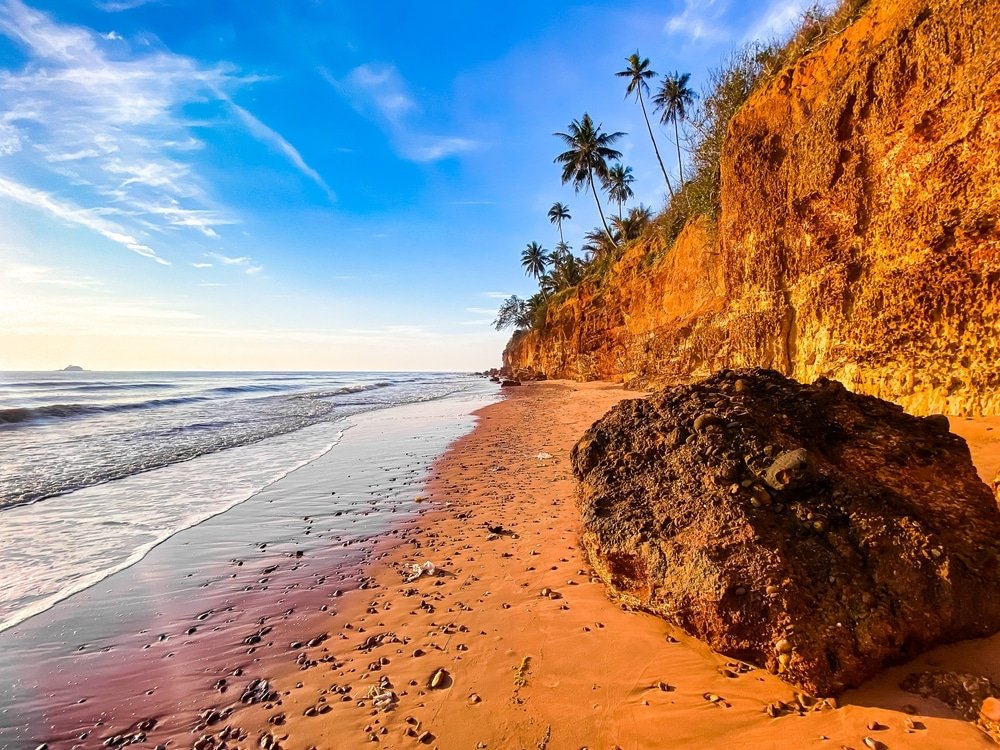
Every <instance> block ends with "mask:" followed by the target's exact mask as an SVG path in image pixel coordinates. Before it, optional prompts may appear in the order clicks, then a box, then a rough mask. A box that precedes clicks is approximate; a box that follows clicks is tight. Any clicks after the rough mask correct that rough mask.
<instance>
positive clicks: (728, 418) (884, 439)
mask: <svg viewBox="0 0 1000 750" xmlns="http://www.w3.org/2000/svg"><path fill="white" fill-rule="evenodd" d="M572 462H573V468H574V471H575V473H576V475H577V477H578V479H579V480H580V482H581V485H580V499H579V504H580V508H581V512H582V516H583V525H584V529H583V535H582V539H583V544H584V547H585V548H586V550H587V553H588V555H589V557H590V560H591V562H592V564H593V566H594V569H595V570H596V571H597V572H598V574H599V575H600V577H601V578H602V579H603V580H604V581H605V582H606V583H607V585H608V586H609V588H610V590H611V592H612V594H613V595H614V596H615V597H616V598H618V599H620V600H622V601H623V602H625V603H627V604H629V605H632V606H635V607H640V608H643V609H646V610H649V611H651V612H655V613H658V614H660V615H662V616H663V617H665V618H666V619H668V620H669V621H670V622H672V623H674V624H676V625H678V626H679V627H681V628H683V629H684V630H685V631H687V632H689V633H691V634H693V635H695V636H697V637H698V638H700V639H702V640H704V641H706V642H707V643H708V644H709V645H710V646H711V647H712V648H713V649H715V650H717V651H719V652H721V653H724V654H727V655H730V656H733V657H736V658H739V659H743V660H745V661H748V662H750V663H752V664H755V665H758V666H761V667H764V668H766V669H768V670H770V671H771V672H775V673H780V674H781V675H782V676H783V677H784V678H785V679H786V680H788V681H789V682H791V683H793V684H795V685H798V686H799V687H801V688H803V689H805V690H807V691H809V692H811V693H814V694H817V693H818V694H832V693H837V692H839V691H840V690H842V689H844V688H845V687H849V686H855V685H858V684H860V683H861V682H862V681H864V680H866V679H867V678H869V677H871V676H872V675H874V674H875V673H876V672H878V671H879V670H880V669H881V668H882V667H883V666H885V665H887V664H890V663H893V662H899V661H901V660H905V659H908V658H910V657H912V656H914V655H915V654H917V653H919V652H921V651H923V650H925V649H928V648H930V647H932V646H934V645H935V644H938V643H942V642H949V641H954V640H959V639H964V638H971V637H977V636H983V635H986V634H989V633H993V632H995V631H997V630H1000V597H997V596H995V595H994V593H995V592H996V591H997V590H998V589H997V587H998V584H1000V511H998V509H997V504H996V502H995V500H994V498H993V496H992V493H991V492H990V489H989V488H988V487H987V486H986V485H985V484H983V483H982V482H981V481H980V479H979V477H978V476H977V474H976V470H975V469H974V467H973V465H972V461H971V458H970V454H969V450H968V447H967V445H966V444H965V441H964V440H962V438H960V437H958V436H956V435H954V434H952V433H950V432H949V431H948V423H947V419H946V418H944V417H941V416H936V417H931V418H921V417H915V416H911V415H909V414H906V413H904V412H903V410H902V408H900V407H899V406H897V405H895V404H891V403H888V402H885V401H882V400H879V399H876V398H873V397H869V396H862V395H857V394H854V393H851V392H849V391H847V390H846V389H845V388H844V387H843V386H842V385H841V384H840V383H837V382H835V381H830V380H819V381H817V382H816V383H815V384H813V385H801V384H798V383H796V382H795V381H793V380H790V379H787V378H785V377H784V376H782V375H780V374H779V373H777V372H773V371H767V370H748V371H731V370H727V371H723V372H721V373H719V374H717V375H714V376H712V377H710V378H708V379H707V380H704V381H702V382H699V383H697V384H693V385H682V386H676V387H673V388H670V389H667V390H664V391H662V392H660V393H657V394H655V395H653V396H650V397H649V398H646V399H639V400H630V401H623V402H622V403H621V404H619V405H618V406H616V407H615V408H614V409H612V410H611V412H609V413H608V415H606V416H605V417H604V418H602V419H601V420H600V421H598V422H597V423H596V424H595V425H594V426H593V427H592V428H591V429H590V430H588V431H587V433H586V434H585V435H584V437H583V438H582V439H581V440H580V442H579V444H578V445H577V446H576V447H575V448H574V450H573V454H572Z"/></svg>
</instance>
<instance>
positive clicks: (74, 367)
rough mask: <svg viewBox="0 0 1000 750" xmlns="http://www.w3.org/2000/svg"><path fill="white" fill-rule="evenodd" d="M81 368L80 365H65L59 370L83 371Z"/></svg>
mask: <svg viewBox="0 0 1000 750" xmlns="http://www.w3.org/2000/svg"><path fill="white" fill-rule="evenodd" d="M83 371H84V370H83V368H82V367H80V365H66V366H65V367H64V368H62V369H61V370H60V371H59V372H83Z"/></svg>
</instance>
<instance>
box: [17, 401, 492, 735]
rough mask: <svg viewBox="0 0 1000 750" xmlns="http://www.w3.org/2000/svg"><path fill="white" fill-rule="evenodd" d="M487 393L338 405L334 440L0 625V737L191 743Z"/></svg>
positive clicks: (386, 529) (331, 597)
mask: <svg viewBox="0 0 1000 750" xmlns="http://www.w3.org/2000/svg"><path fill="white" fill-rule="evenodd" d="M492 394H493V391H492V389H480V390H477V391H475V392H472V393H470V394H468V395H467V396H463V397H461V398H456V399H443V400H434V401H428V402H414V403H412V404H406V405H402V406H398V407H393V408H390V409H381V410H374V411H371V412H366V413H365V414H362V415H356V416H354V417H351V418H350V419H349V420H348V422H349V424H350V425H351V429H349V430H348V429H345V427H346V425H345V424H344V423H340V425H339V429H340V430H341V431H344V432H345V437H344V439H343V440H342V441H341V442H340V443H339V444H338V445H337V446H336V447H335V448H334V449H333V450H332V451H328V452H326V453H325V454H324V455H323V456H321V457H318V458H316V459H315V460H313V461H311V462H309V463H307V464H306V465H304V466H302V467H300V468H298V469H297V470H296V471H293V472H291V473H289V474H287V475H285V476H284V477H283V478H282V479H279V480H278V481H276V482H274V483H272V484H271V485H269V486H268V487H266V488H264V489H263V490H261V491H260V492H258V493H256V494H255V495H254V496H253V497H251V498H249V499H247V500H245V501H244V502H242V503H239V504H238V505H236V506H235V507H234V508H231V509H229V510H228V511H226V512H225V513H222V514H218V515H215V516H213V517H212V518H211V519H208V520H207V521H205V522H203V523H201V524H198V525H196V526H193V527H191V528H189V529H186V530H184V531H182V532H179V533H178V534H175V535H173V536H171V538H170V539H168V540H167V541H166V542H164V543H163V544H161V545H158V546H157V547H155V548H154V549H153V550H151V551H150V552H149V554H148V555H147V556H146V557H144V558H143V560H141V561H140V562H139V563H137V564H136V565H133V566H131V567H129V568H126V569H125V570H123V571H120V572H118V573H116V574H115V575H113V576H111V577H109V578H107V579H105V580H103V581H102V582H101V583H99V584H97V585H96V586H94V587H91V588H89V589H86V590H84V591H82V592H80V593H78V594H76V595H74V596H73V597H71V598H69V599H67V600H65V601H64V602H61V603H60V604H59V605H57V606H56V607H54V608H53V609H50V610H48V611H46V612H43V613H41V614H39V615H37V616H35V617H33V618H30V619H29V620H27V621H25V622H24V623H22V624H21V625H20V626H17V627H15V628H12V629H9V630H7V631H5V632H4V633H0V746H3V747H5V748H7V747H10V748H21V747H25V748H29V750H30V749H31V748H35V747H36V746H38V745H39V744H40V743H43V742H44V743H47V744H48V745H49V746H50V747H51V748H52V749H53V750H58V749H60V748H70V747H81V748H85V747H99V746H102V744H103V743H104V741H105V740H107V739H109V738H111V737H116V736H117V737H122V735H125V736H127V737H134V736H135V735H136V734H137V733H140V734H143V735H144V739H143V740H140V742H141V743H142V744H143V746H146V745H147V744H148V746H149V747H152V746H153V745H154V744H157V743H161V742H166V740H167V738H168V737H171V736H173V737H176V738H178V739H182V741H181V742H180V745H178V742H177V740H176V739H175V740H174V741H173V742H170V743H169V746H170V747H177V746H180V747H189V746H190V744H191V741H192V740H191V739H190V738H189V736H187V732H188V731H189V730H190V728H191V727H192V726H195V725H196V724H198V723H200V720H199V718H198V717H199V715H200V714H202V713H204V712H205V710H206V709H208V708H209V707H211V706H213V705H216V704H219V705H223V706H224V705H228V704H230V703H233V702H237V703H238V701H239V697H240V691H241V690H242V687H243V686H242V685H241V684H240V683H241V682H249V681H250V680H251V679H252V678H254V677H266V676H267V673H268V672H269V671H270V669H271V667H272V665H273V664H274V663H275V662H276V661H278V660H280V659H281V657H282V652H283V651H284V649H285V647H286V646H287V643H288V642H289V641H290V640H291V639H292V638H293V637H294V635H289V636H288V640H287V641H286V640H285V633H286V632H289V633H293V632H296V631H297V628H298V627H299V626H302V627H306V626H304V625H301V623H302V622H304V621H308V620H309V614H310V613H313V612H315V613H316V614H318V615H320V616H326V615H325V614H323V612H324V611H325V610H327V609H330V608H332V605H333V603H334V602H335V601H336V600H337V597H339V596H340V594H342V593H344V592H347V591H349V590H351V589H352V588H355V587H358V586H361V585H363V584H364V570H365V568H366V567H367V564H368V563H369V562H370V561H371V560H372V559H373V558H374V557H376V556H378V555H380V554H381V553H382V550H384V549H385V548H386V547H387V546H389V545H391V544H392V540H393V539H394V535H395V534H397V533H398V531H397V527H398V526H400V524H401V523H403V524H405V523H406V522H407V520H408V519H412V518H413V517H414V516H416V515H418V514H420V513H421V512H423V509H424V508H425V507H426V506H424V505H422V504H420V503H417V502H414V498H415V497H418V496H420V495H421V494H422V492H423V490H422V488H423V486H424V484H425V482H426V481H427V479H428V477H429V476H430V474H429V472H430V470H431V466H432V464H433V461H434V460H435V459H436V458H437V457H439V456H440V454H441V453H442V452H443V451H444V449H445V448H446V447H447V445H448V444H450V443H451V442H453V441H454V439H455V438H456V436H458V435H461V434H462V433H463V432H464V431H468V430H470V429H472V426H473V418H472V417H471V412H472V411H473V410H474V409H476V408H478V407H479V406H481V405H482V404H483V403H484V399H486V400H489V399H492V398H494V397H495V396H494V395H492ZM331 495H334V496H336V497H331ZM261 631H266V633H265V636H266V635H268V634H269V637H264V636H262V637H259V638H257V637H254V636H255V634H257V633H260V632H261ZM248 639H249V640H248ZM235 673H239V674H245V675H247V676H246V678H245V680H241V679H240V678H239V676H238V675H237V674H235ZM150 725H153V726H152V728H150ZM140 726H142V727H145V728H142V729H140Z"/></svg>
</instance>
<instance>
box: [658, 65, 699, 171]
mask: <svg viewBox="0 0 1000 750" xmlns="http://www.w3.org/2000/svg"><path fill="white" fill-rule="evenodd" d="M690 78H691V74H690V73H685V74H684V75H681V74H680V73H673V74H672V75H665V76H663V81H662V82H661V83H660V90H659V91H657V92H656V96H654V97H653V102H654V103H655V104H656V109H657V110H663V114H662V115H661V116H660V124H661V125H666V124H667V123H668V122H672V123H673V124H674V140H675V141H676V142H677V167H678V169H680V173H681V185H683V184H684V163H683V162H682V161H681V136H680V132H679V129H678V122H680V121H683V120H686V119H687V109H688V107H690V106H692V105H693V104H694V96H695V95H694V91H692V90H691V89H689V88H688V85H687V83H688V80H690Z"/></svg>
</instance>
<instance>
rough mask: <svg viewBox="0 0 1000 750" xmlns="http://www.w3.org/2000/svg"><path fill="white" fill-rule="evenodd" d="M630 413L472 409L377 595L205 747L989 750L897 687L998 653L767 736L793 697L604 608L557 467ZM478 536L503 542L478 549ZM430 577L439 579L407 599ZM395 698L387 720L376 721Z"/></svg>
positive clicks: (529, 400) (547, 388)
mask: <svg viewBox="0 0 1000 750" xmlns="http://www.w3.org/2000/svg"><path fill="white" fill-rule="evenodd" d="M641 395H642V394H638V393H628V392H625V391H623V390H622V388H621V386H615V385H611V384H606V383H572V382H562V381H550V382H546V383H539V384H535V383H532V384H528V385H525V386H522V387H521V388H516V389H511V390H510V391H509V394H508V398H507V399H506V400H504V401H501V402H499V403H496V404H492V405H490V406H487V407H485V408H484V409H481V410H479V411H478V412H477V416H478V417H479V422H478V424H477V426H476V428H475V430H474V431H473V432H472V433H470V434H468V435H466V436H465V437H463V438H460V439H459V440H458V441H456V442H455V443H453V444H452V445H451V446H450V447H449V449H448V450H447V451H446V453H445V454H444V455H443V456H442V457H441V458H440V459H439V460H438V461H437V463H436V464H435V471H434V477H433V479H432V480H431V482H430V483H429V484H428V487H427V491H428V494H429V496H430V498H431V500H432V502H433V503H434V507H433V508H432V510H431V511H430V512H429V513H427V514H424V515H421V516H420V517H419V518H417V519H415V521H414V522H413V523H412V524H411V525H409V526H408V528H407V529H406V530H405V531H404V532H402V533H401V534H400V536H399V541H400V543H399V544H398V545H396V546H395V547H393V548H392V549H391V550H389V551H387V552H384V553H383V554H381V555H379V556H378V559H376V560H374V561H373V562H372V564H371V565H370V566H369V567H368V569H367V571H366V574H367V575H368V577H369V580H370V581H372V588H370V589H365V590H362V591H356V592H350V593H348V594H345V596H344V598H343V599H342V600H341V601H340V602H338V606H337V610H338V611H337V615H336V616H335V617H333V618H331V619H330V620H329V621H328V622H327V627H328V629H329V636H330V637H329V639H328V640H326V641H325V642H324V643H322V644H317V646H316V647H314V648H309V647H307V646H302V644H299V645H300V649H290V650H289V653H288V659H287V661H286V662H285V667H284V668H283V669H281V671H279V672H276V673H274V675H272V677H273V679H272V684H273V685H274V686H275V687H276V688H277V690H278V693H279V695H278V696H277V700H275V701H272V702H271V703H269V704H257V705H254V706H251V707H249V708H245V709H241V710H239V711H238V712H237V713H235V714H234V715H233V716H232V717H230V718H229V719H227V720H226V722H224V723H223V724H220V725H219V727H217V728H215V731H218V729H219V728H221V727H222V726H224V725H225V726H230V727H233V728H236V731H237V732H239V733H240V734H241V735H242V734H244V733H245V736H246V740H245V742H247V743H249V745H250V746H257V744H258V743H259V742H260V741H261V739H262V738H264V736H265V735H268V736H269V737H270V738H271V740H273V741H274V742H277V743H278V745H280V747H281V748H287V749H288V750H298V749H301V750H307V749H308V748H313V747H315V748H325V747H368V746H375V747H383V748H390V747H400V748H408V747H419V746H424V745H426V746H428V747H438V748H442V750H444V749H445V748H461V747H468V748H476V747H478V748H514V747H517V748H535V747H543V748H580V747H591V748H593V747H597V748H600V747H620V748H657V747H665V746H669V747H671V748H699V749H702V748H705V747H734V746H738V747H746V748H753V749H754V750H758V749H759V750H765V749H767V748H774V749H775V750H778V749H779V748H781V749H782V750H787V748H789V747H795V748H799V747H813V746H815V747H832V748H840V747H842V746H846V747H855V748H860V747H864V744H863V738H864V737H865V736H868V735H870V734H872V732H871V731H870V730H869V729H868V728H867V727H868V725H869V724H870V723H872V722H879V723H880V724H881V725H884V726H885V727H886V729H885V730H881V731H879V732H878V739H879V740H880V741H882V742H884V743H886V744H887V745H888V747H890V748H892V749H893V750H896V748H906V747H923V748H926V747H934V748H945V749H950V748H955V749H956V750H957V749H958V748H972V747H991V746H992V744H991V743H990V741H989V740H988V739H987V738H986V737H985V736H984V735H983V734H981V733H980V732H979V731H978V730H977V729H975V727H973V725H971V724H969V723H968V722H965V721H961V720H959V719H957V718H955V715H954V714H952V713H951V712H950V711H949V710H948V709H946V708H945V707H944V706H943V704H939V703H937V702H936V701H933V700H931V699H926V698H921V697H919V696H916V695H912V694H910V693H905V692H903V691H902V690H901V689H899V688H898V687H897V685H898V682H899V681H900V680H901V679H902V677H904V676H905V675H906V674H907V673H908V672H909V671H913V670H923V669H934V668H942V665H944V666H945V667H950V668H955V669H965V670H968V671H975V666H976V665H977V664H982V663H989V664H993V666H994V669H993V670H992V672H993V674H991V675H990V676H992V677H993V678H994V679H996V678H997V677H998V676H1000V675H997V674H995V673H996V672H997V671H1000V665H997V664H996V659H995V657H994V656H993V654H995V653H997V652H998V651H1000V648H998V647H1000V636H994V637H993V638H990V639H984V640H980V641H967V642H962V643H958V644H952V645H949V646H943V647H940V648H938V649H935V650H934V651H931V652H929V653H927V654H924V655H923V656H921V657H918V658H917V659H915V660H913V661H912V662H910V663H909V664H907V665H903V666H901V667H896V668H892V669H889V670H886V672H884V673H883V674H882V675H880V676H879V677H878V678H876V679H875V680H873V681H872V682H870V683H868V684H866V685H864V686H862V687H861V688H860V689H858V690H852V691H848V692H847V693H845V694H844V695H843V696H841V698H840V702H839V704H838V705H839V708H836V709H828V710H822V711H815V712H808V713H806V714H805V715H804V716H801V717H799V716H794V715H793V716H789V717H783V718H779V719H772V718H769V717H768V715H767V714H766V713H765V712H764V709H765V707H766V706H767V704H769V703H771V702H773V701H776V700H783V701H787V702H791V701H793V700H794V698H793V695H794V690H793V688H792V687H790V686H788V685H786V684H785V683H783V682H781V681H780V680H779V679H778V678H777V677H776V676H774V675H771V674H768V673H767V672H764V671H763V670H759V669H749V670H747V669H746V667H745V666H742V665H739V664H738V663H737V662H734V661H733V660H730V659H727V658H726V657H724V656H721V655H719V654H716V653H713V652H712V651H710V650H709V649H708V648H707V646H705V645H704V644H702V643H700V642H698V641H697V640H695V639H693V638H690V637H689V636H687V635H686V634H684V633H683V632H681V631H679V630H678V629H676V628H673V627H672V626H670V625H668V624H667V623H665V622H664V621H662V620H660V619H659V618H656V617H654V616H651V615H648V614H645V613H642V612H630V611H626V610H624V609H622V608H621V607H619V606H618V605H616V604H614V603H612V602H611V601H610V600H608V598H607V597H606V594H605V591H604V588H603V585H602V584H600V583H599V582H597V581H596V579H594V578H593V577H592V576H591V575H590V566H589V564H588V563H587V561H586V560H585V558H584V556H583V552H582V550H581V549H580V547H579V546H578V544H577V541H578V530H579V518H578V513H577V511H576V507H575V499H574V492H575V482H574V480H573V478H572V476H571V472H570V468H569V463H568V456H569V451H570V449H571V448H572V446H573V445H574V444H575V442H576V440H577V439H578V438H579V436H580V435H581V434H582V433H583V431H584V429H585V428H586V427H587V426H589V425H590V424H591V423H592V422H593V421H594V420H595V419H596V418H598V417H600V416H601V415H602V414H603V413H604V412H605V411H606V410H607V409H608V408H610V407H611V406H612V405H613V404H615V403H617V402H618V401H619V400H621V399H623V398H635V397H639V396H641ZM955 421H957V420H955ZM998 424H1000V421H998ZM996 448H997V446H993V449H996ZM546 454H547V456H548V457H544V456H545V455H546ZM486 524H490V525H500V526H502V528H503V530H502V532H501V533H500V534H490V533H489V532H488V531H487V530H486V528H485V525H486ZM425 561H430V562H432V563H433V564H434V565H435V567H436V568H437V570H438V572H439V574H438V575H437V576H435V577H426V576H421V577H420V578H418V579H416V580H414V581H409V582H408V581H406V580H405V575H406V574H407V573H408V572H409V570H410V566H411V565H414V564H422V563H423V562H425ZM302 635H303V636H305V635H306V634H305V633H303V634H302ZM300 654H305V657H302V656H300ZM303 658H304V659H305V662H304V664H297V663H296V662H295V660H296V659H298V660H299V661H302V660H303ZM324 659H326V661H323V660H324ZM438 670H444V672H443V673H439V671H438ZM979 671H980V672H981V671H982V667H980V669H979ZM435 675H437V677H435ZM432 683H433V684H434V685H435V687H432ZM389 691H391V692H392V693H393V694H394V695H395V698H396V700H393V701H391V703H390V705H391V709H392V710H390V711H383V710H380V708H379V706H381V705H382V703H381V702H382V701H383V700H385V699H384V698H381V697H380V696H382V695H384V694H385V693H387V692H389ZM706 696H718V697H719V698H720V700H718V701H713V700H709V699H707V698H706ZM907 720H916V721H918V722H919V723H920V726H922V727H924V729H920V730H912V729H910V728H908V725H907ZM212 731H213V728H212V727H209V728H207V729H206V730H205V733H206V734H205V735H203V736H207V735H208V734H209V733H211V732H212ZM197 737H199V735H198V734H197V733H196V734H193V735H187V737H186V739H185V741H187V742H190V741H192V740H194V739H196V738H197ZM180 739H181V738H178V740H180ZM265 742H268V740H265Z"/></svg>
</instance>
